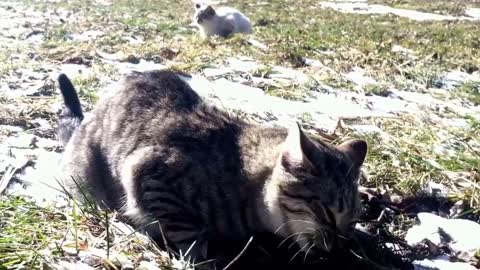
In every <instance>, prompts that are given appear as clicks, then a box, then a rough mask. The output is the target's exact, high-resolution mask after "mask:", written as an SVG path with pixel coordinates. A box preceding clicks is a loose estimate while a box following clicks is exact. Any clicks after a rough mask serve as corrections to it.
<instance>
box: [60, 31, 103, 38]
mask: <svg viewBox="0 0 480 270" xmlns="http://www.w3.org/2000/svg"><path fill="white" fill-rule="evenodd" d="M104 34H105V33H104V32H103V31H99V30H88V31H84V32H82V33H75V34H71V35H69V36H68V37H69V38H70V39H71V40H73V41H90V40H94V39H96V38H98V37H99V36H102V35H104Z"/></svg>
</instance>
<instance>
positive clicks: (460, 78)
mask: <svg viewBox="0 0 480 270" xmlns="http://www.w3.org/2000/svg"><path fill="white" fill-rule="evenodd" d="M468 82H480V77H478V76H474V75H472V74H469V73H466V72H463V71H459V70H454V71H450V72H448V73H446V74H444V75H443V76H442V77H440V78H439V79H438V80H436V81H435V82H434V84H435V86H437V87H439V88H443V89H446V90H453V89H454V88H456V87H458V86H461V85H463V84H465V83H468Z"/></svg>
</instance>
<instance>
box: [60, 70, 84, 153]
mask: <svg viewBox="0 0 480 270" xmlns="http://www.w3.org/2000/svg"><path fill="white" fill-rule="evenodd" d="M58 84H59V85H60V92H61V93H62V97H63V102H64V108H63V111H62V113H61V114H60V116H59V124H58V130H57V133H58V138H59V139H60V141H61V142H62V143H63V145H66V144H67V143H68V141H69V140H70V138H71V137H72V135H73V132H74V131H75V129H76V128H77V127H78V126H79V125H80V123H81V122H82V120H83V112H82V106H81V104H80V99H79V98H78V95H77V91H75V87H73V84H72V82H71V81H70V79H69V78H68V77H67V75H65V74H63V73H62V74H60V75H59V76H58Z"/></svg>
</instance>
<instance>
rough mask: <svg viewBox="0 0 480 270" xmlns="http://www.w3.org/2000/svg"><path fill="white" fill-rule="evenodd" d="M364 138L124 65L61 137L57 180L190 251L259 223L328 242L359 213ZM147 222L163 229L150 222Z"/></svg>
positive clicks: (197, 253) (203, 252)
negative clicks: (268, 119) (266, 113)
mask: <svg viewBox="0 0 480 270" xmlns="http://www.w3.org/2000/svg"><path fill="white" fill-rule="evenodd" d="M365 155H366V144H365V142H363V141H360V140H352V141H348V142H346V143H344V144H342V145H340V146H337V147H334V146H332V145H328V144H325V143H322V142H320V141H316V140H313V139H311V138H309V137H308V136H306V135H305V134H304V133H303V132H302V131H301V129H300V128H299V127H298V126H294V127H292V128H291V129H290V130H287V129H284V128H270V127H262V126H256V125H252V124H249V123H246V122H243V121H242V120H239V119H237V118H235V117H231V116H230V115H228V114H227V113H225V112H223V111H221V110H218V109H216V108H215V107H212V106H209V105H207V104H205V102H204V101H203V100H202V99H201V98H200V97H199V96H198V95H197V94H196V93H195V92H194V91H193V90H192V89H191V88H190V87H189V86H188V84H187V83H185V82H184V81H183V80H182V79H180V77H179V76H177V74H175V73H172V72H169V71H152V72H144V73H133V74H131V75H129V76H127V78H126V79H125V81H124V84H123V87H121V88H120V89H119V90H118V91H117V92H116V93H115V94H114V95H112V96H109V97H108V98H106V99H104V100H103V101H101V102H100V103H99V104H98V105H97V107H96V109H95V110H94V111H93V112H92V114H91V117H89V118H86V119H84V120H83V122H82V124H81V125H80V126H79V127H78V128H77V129H76V130H75V132H74V133H73V136H72V138H71V139H70V142H69V143H68V145H67V146H66V149H65V153H64V158H63V165H62V166H63V170H64V173H65V179H66V180H67V181H68V179H69V178H70V176H74V177H75V179H82V181H81V185H82V186H83V187H85V188H87V189H89V191H90V192H91V193H92V195H93V196H94V197H95V198H96V199H97V200H98V201H103V202H104V203H106V204H107V205H108V206H109V207H111V208H113V209H117V210H119V211H121V212H122V213H123V214H124V215H125V216H127V217H128V218H130V219H131V220H132V222H134V223H135V224H136V225H137V226H143V225H145V224H147V223H150V222H152V221H158V222H159V223H160V224H161V226H162V229H163V232H164V234H165V236H166V239H167V241H168V242H169V243H168V244H169V246H170V247H173V248H175V249H177V250H183V252H185V250H186V249H188V248H189V247H190V246H191V245H192V243H194V242H195V245H194V248H193V249H192V251H191V253H190V255H191V256H192V257H195V258H196V260H197V261H199V260H203V259H207V258H215V257H217V254H216V253H214V252H213V251H212V250H210V249H209V243H211V242H215V241H220V242H222V241H223V242H225V241H226V242H228V241H232V242H234V241H237V242H238V241H240V242H241V241H243V240H245V241H246V240H248V238H249V237H250V236H252V235H256V234H260V233H276V234H278V235H280V236H282V237H285V238H288V237H296V239H295V241H296V242H297V243H298V244H299V245H300V246H301V247H302V248H303V250H304V251H305V252H306V251H307V250H308V251H312V252H313V250H317V249H321V250H327V251H328V250H330V249H331V248H332V247H334V246H335V244H336V242H337V239H338V237H337V236H338V235H339V234H340V235H346V234H347V233H348V229H349V226H350V225H351V223H352V222H353V221H354V219H355V218H356V216H357V214H358V212H359V204H358V194H357V180H358V176H359V173H360V167H361V165H362V163H363V160H364V158H365ZM147 231H148V232H149V233H150V234H151V235H152V236H154V237H157V239H161V237H160V230H159V229H158V225H152V226H150V227H149V228H147Z"/></svg>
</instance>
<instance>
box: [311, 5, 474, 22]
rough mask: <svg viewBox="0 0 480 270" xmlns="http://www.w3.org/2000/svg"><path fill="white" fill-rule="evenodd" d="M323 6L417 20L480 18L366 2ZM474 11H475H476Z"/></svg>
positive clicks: (350, 11) (471, 19)
mask: <svg viewBox="0 0 480 270" xmlns="http://www.w3.org/2000/svg"><path fill="white" fill-rule="evenodd" d="M320 6H321V7H323V8H331V9H334V10H337V11H340V12H344V13H356V14H393V15H396V16H399V17H405V18H408V19H411V20H415V21H456V20H470V21H474V20H480V18H479V17H465V16H462V17H456V16H450V15H440V14H434V13H428V12H421V11H416V10H409V9H401V8H393V7H389V6H385V5H369V4H368V3H365V2H344V1H339V2H337V1H336V2H320ZM475 12H476V11H474V12H473V13H475ZM475 14H476V13H475Z"/></svg>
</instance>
